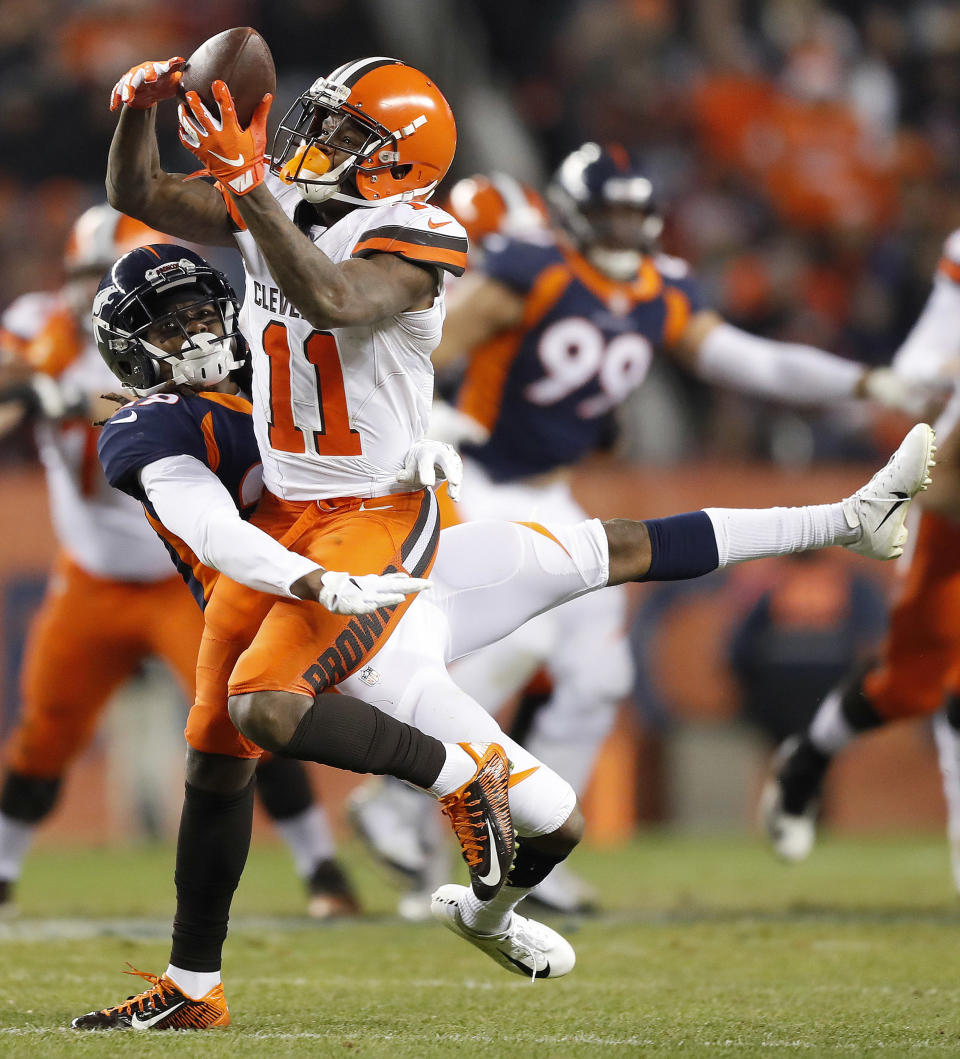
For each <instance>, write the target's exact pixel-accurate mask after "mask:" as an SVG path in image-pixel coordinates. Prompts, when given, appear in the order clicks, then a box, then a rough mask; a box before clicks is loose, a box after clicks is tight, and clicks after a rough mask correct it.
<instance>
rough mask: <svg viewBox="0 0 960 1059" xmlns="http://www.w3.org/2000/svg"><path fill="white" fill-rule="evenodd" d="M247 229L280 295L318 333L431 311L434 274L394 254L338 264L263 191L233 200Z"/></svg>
mask: <svg viewBox="0 0 960 1059" xmlns="http://www.w3.org/2000/svg"><path fill="white" fill-rule="evenodd" d="M235 201H236V204H237V209H238V211H239V213H240V216H241V217H242V218H243V221H244V224H246V226H247V228H248V229H249V231H250V234H251V235H252V236H253V237H254V239H255V240H256V242H257V246H258V247H259V249H260V252H261V253H262V254H263V256H264V257H265V258H266V261H267V264H268V266H269V268H270V274H271V275H272V276H273V278H274V279H275V280H276V281H277V283H278V285H279V287H280V289H281V290H282V291H283V293H284V294H285V295H286V296H287V298H289V299H290V301H291V302H292V303H293V304H294V305H295V306H296V307H297V309H298V310H299V312H300V314H301V316H303V317H304V319H306V320H309V321H310V323H311V324H313V326H314V327H317V328H330V327H356V326H362V325H364V324H373V323H377V322H378V321H380V320H386V319H387V318H389V317H391V316H395V315H396V314H397V313H402V312H407V311H409V310H413V309H426V308H429V306H430V305H431V303H432V302H433V297H434V292H435V289H436V283H437V280H436V276H435V275H434V274H433V272H432V271H429V270H427V269H425V268H422V267H421V266H419V265H414V264H412V263H411V262H409V261H404V260H403V259H402V258H400V257H397V256H396V255H395V254H374V255H373V256H372V257H369V258H352V259H351V260H349V261H344V262H342V263H339V264H337V263H334V262H333V261H331V260H330V258H328V257H327V255H326V254H324V253H323V251H322V250H320V249H319V248H318V247H316V246H315V245H314V244H313V243H312V242H311V241H310V240H309V239H308V238H307V237H306V236H305V235H304V234H303V233H302V232H301V231H300V230H299V229H298V228H297V227H296V226H295V225H294V224H293V222H292V221H291V220H289V218H288V217H287V216H286V214H285V213H284V212H283V210H282V209H281V208H280V205H279V204H278V203H277V200H276V199H275V198H274V197H273V196H272V195H271V194H270V192H269V191H267V189H266V188H265V187H263V186H262V185H261V186H259V187H257V188H256V189H255V190H254V191H253V192H252V193H251V194H249V195H244V196H243V197H238V198H236V199H235Z"/></svg>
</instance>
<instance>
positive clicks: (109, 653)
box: [4, 552, 203, 779]
mask: <svg viewBox="0 0 960 1059" xmlns="http://www.w3.org/2000/svg"><path fill="white" fill-rule="evenodd" d="M202 632H203V617H202V615H201V613H200V610H199V608H198V607H197V605H196V603H195V602H194V601H193V597H192V596H191V595H190V592H189V591H188V590H187V587H186V585H184V583H183V581H181V579H180V578H179V577H177V576H174V577H170V578H164V580H162V581H154V582H143V583H140V582H137V583H134V582H130V581H110V580H106V579H104V578H100V577H94V576H93V575H92V574H89V573H87V572H86V571H85V570H83V569H81V567H79V566H78V565H77V564H76V563H75V562H74V561H73V560H72V559H71V558H70V557H69V556H68V555H66V554H65V553H63V552H61V553H60V554H59V555H58V557H57V559H56V562H55V564H54V568H53V570H52V572H51V576H50V581H49V583H48V586H47V594H46V597H45V599H44V601H43V604H42V605H41V607H40V610H39V611H38V612H37V615H36V617H35V619H34V621H33V624H32V626H31V629H30V634H29V638H28V640H27V649H26V655H25V658H24V665H23V670H22V673H21V689H22V695H23V701H22V709H21V715H20V719H19V721H18V723H17V726H16V727H15V728H14V730H13V732H12V733H11V735H10V738H9V740H8V741H7V745H6V750H5V755H4V756H5V759H6V764H7V766H8V767H9V768H12V769H14V770H16V771H17V772H21V773H23V774H25V775H27V776H39V777H43V778H45V779H55V778H58V777H60V776H62V775H63V773H64V771H65V769H66V767H67V766H68V765H69V764H70V762H71V761H72V760H73V759H74V758H76V757H77V756H78V755H79V754H80V753H81V752H82V751H83V749H84V748H85V747H86V746H87V744H88V743H89V742H90V739H91V738H92V737H93V733H94V730H95V728H96V725H97V721H98V720H99V718H100V714H101V712H102V710H103V707H104V706H105V705H106V703H107V701H108V700H109V698H110V696H111V694H112V693H113V692H114V691H115V690H116V689H117V688H118V687H119V686H120V685H121V684H123V683H124V682H125V681H126V680H128V679H129V678H130V677H131V676H132V675H133V674H134V672H135V671H136V669H137V667H138V666H139V664H140V663H141V662H142V661H143V660H144V659H146V658H148V657H150V656H154V655H155V656H157V657H158V658H162V659H163V660H164V661H165V662H166V663H167V665H169V667H170V669H171V670H172V671H173V673H174V675H175V677H176V678H177V680H178V682H179V683H180V686H181V687H182V689H183V693H184V695H185V696H186V701H187V702H191V701H192V700H193V694H194V674H195V668H196V663H197V649H198V647H199V644H200V636H201V633H202Z"/></svg>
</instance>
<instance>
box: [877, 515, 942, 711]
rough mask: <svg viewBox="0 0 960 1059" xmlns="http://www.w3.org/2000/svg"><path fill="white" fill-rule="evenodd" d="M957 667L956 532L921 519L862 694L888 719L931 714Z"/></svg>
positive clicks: (928, 518) (930, 517)
mask: <svg viewBox="0 0 960 1059" xmlns="http://www.w3.org/2000/svg"><path fill="white" fill-rule="evenodd" d="M958 662H960V527H958V526H956V525H955V524H953V523H951V522H948V521H947V520H944V519H941V518H939V517H938V516H933V515H929V514H927V515H924V517H923V519H922V520H921V523H920V526H919V529H918V533H917V545H916V549H915V551H914V556H913V559H912V560H911V563H910V568H909V570H908V572H907V575H906V578H905V579H904V582H903V585H902V586H901V589H900V592H899V594H898V596H897V599H896V601H895V603H894V606H893V610H892V611H891V615H890V625H889V630H888V633H887V638H886V641H885V643H884V648H883V653H882V656H881V663H880V665H879V666H878V667H877V668H876V669H875V670H873V671H872V672H871V673H869V674H868V675H867V677H866V678H865V681H864V688H865V690H866V692H867V695H868V696H869V697H870V699H871V701H872V702H873V704H874V705H875V707H876V709H877V710H878V712H879V713H880V714H881V715H882V716H884V717H886V718H888V719H896V718H900V717H912V716H917V715H924V714H930V713H934V712H935V711H936V710H937V709H938V708H939V707H940V704H941V698H942V695H943V690H944V685H945V683H946V681H947V678H948V674H949V673H950V672H951V671H952V670H953V669H954V667H955V666H956V665H957V663H958Z"/></svg>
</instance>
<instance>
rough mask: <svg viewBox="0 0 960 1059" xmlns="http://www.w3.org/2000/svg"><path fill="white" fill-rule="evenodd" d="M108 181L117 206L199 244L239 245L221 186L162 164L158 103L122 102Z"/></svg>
mask: <svg viewBox="0 0 960 1059" xmlns="http://www.w3.org/2000/svg"><path fill="white" fill-rule="evenodd" d="M106 186H107V200H108V201H109V203H110V205H111V206H113V207H114V209H117V210H120V211H121V213H126V214H128V215H129V216H131V217H136V218H137V220H139V221H143V223H144V224H148V225H150V227H151V228H156V229H157V230H158V231H161V232H167V233H168V234H169V235H173V236H176V237H177V238H178V239H186V240H189V241H190V242H194V243H206V244H208V245H212V246H233V245H234V241H233V232H232V228H231V225H230V218H229V215H228V214H227V208H226V206H225V205H224V202H223V198H222V197H221V195H220V193H219V191H217V190H216V188H214V187H213V186H212V185H210V184H206V183H204V182H203V181H200V180H190V181H184V176H183V174H182V173H167V172H165V171H164V170H163V168H162V167H161V165H160V152H159V149H158V147H157V136H156V108H155V107H151V108H149V109H136V108H134V107H132V106H129V105H124V106H123V108H122V110H121V111H120V120H119V121H118V122H117V128H116V130H115V131H114V134H113V141H112V142H111V144H110V153H109V155H108V158H107V180H106Z"/></svg>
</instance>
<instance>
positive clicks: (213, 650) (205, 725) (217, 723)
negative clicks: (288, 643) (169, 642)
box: [185, 578, 276, 758]
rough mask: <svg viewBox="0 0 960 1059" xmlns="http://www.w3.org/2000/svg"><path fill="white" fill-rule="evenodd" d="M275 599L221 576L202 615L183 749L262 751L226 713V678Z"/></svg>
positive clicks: (246, 754) (231, 753)
mask: <svg viewBox="0 0 960 1059" xmlns="http://www.w3.org/2000/svg"><path fill="white" fill-rule="evenodd" d="M275 603H276V597H274V596H268V595H266V594H264V593H262V592H255V591H254V590H253V589H251V588H247V587H246V586H245V585H241V584H238V583H237V582H236V581H231V580H230V579H229V578H220V579H219V580H218V582H217V585H216V587H215V588H214V590H213V593H212V595H211V597H210V600H209V602H208V603H207V607H206V610H205V611H204V627H203V635H202V637H201V639H200V648H199V651H198V654H197V660H196V697H195V699H194V703H193V706H192V707H191V709H190V713H189V715H188V716H187V726H186V731H185V735H186V739H187V745H188V746H190V747H192V748H193V749H194V750H197V751H200V752H201V753H204V754H217V755H225V756H227V757H238V758H255V757H259V756H260V753H261V750H260V748H259V747H258V746H257V745H256V744H255V743H252V742H251V741H250V740H249V739H246V738H245V737H244V736H242V735H241V734H240V733H239V732H238V731H237V729H236V727H235V726H234V724H233V722H232V721H231V720H230V713H229V710H228V702H229V691H228V687H229V682H230V675H231V673H232V672H233V670H234V667H235V666H236V664H237V659H239V658H240V656H241V655H242V654H243V652H244V651H245V650H246V649H247V647H248V646H249V645H250V643H251V642H252V640H253V639H254V637H255V636H256V634H257V631H258V630H259V628H260V626H261V624H262V622H263V620H264V618H265V617H266V615H267V614H268V613H269V612H270V609H271V608H272V607H273V606H274V604H275Z"/></svg>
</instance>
